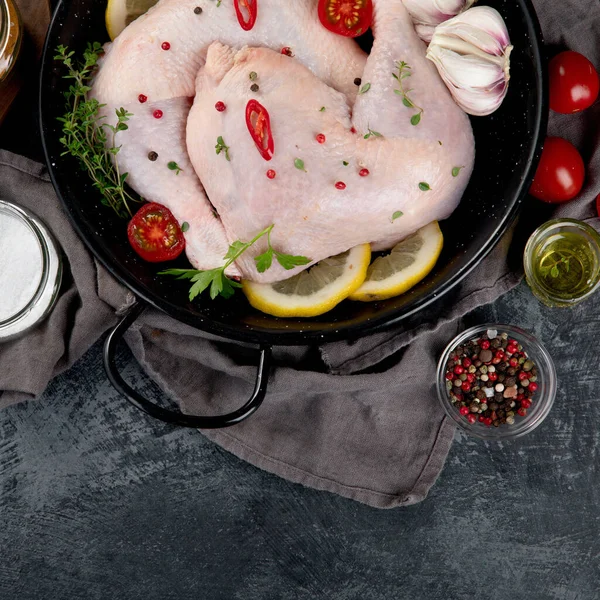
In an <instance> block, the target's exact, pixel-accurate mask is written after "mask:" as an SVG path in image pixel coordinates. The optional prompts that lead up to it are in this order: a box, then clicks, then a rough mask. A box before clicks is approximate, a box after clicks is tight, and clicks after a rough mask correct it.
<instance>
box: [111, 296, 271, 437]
mask: <svg viewBox="0 0 600 600" xmlns="http://www.w3.org/2000/svg"><path fill="white" fill-rule="evenodd" d="M145 309H146V306H145V305H144V304H141V303H139V302H136V303H135V304H134V305H133V306H132V307H131V308H130V309H129V310H128V311H127V313H125V315H124V316H123V318H122V319H121V320H120V321H119V323H117V325H116V326H115V328H114V329H113V330H112V331H111V332H110V333H109V334H108V337H107V338H106V341H105V342H104V368H105V370H106V374H107V375H108V379H109V380H110V382H111V383H112V385H113V386H114V387H115V389H116V390H117V391H118V392H120V393H121V394H123V396H125V397H126V398H127V400H129V402H131V404H133V405H134V406H135V407H136V408H138V409H140V410H142V411H144V412H145V413H147V414H148V415H150V416H151V417H154V418H155V419H159V420H160V421H164V422H165V423H171V424H173V425H179V426H181V427H193V428H198V429H220V428H223V427H230V426H231V425H236V424H237V423H241V422H242V421H243V420H244V419H247V418H248V417H249V416H250V415H252V414H254V412H256V410H257V409H258V407H259V406H260V405H261V404H262V402H263V400H264V399H265V395H266V393H267V384H268V382H269V370H270V368H271V356H272V354H271V347H270V346H261V347H260V357H259V362H258V371H257V374H256V383H255V385H254V391H253V392H252V396H251V397H250V400H248V402H246V404H244V406H242V407H241V408H238V409H237V410H235V411H233V412H231V413H229V414H227V415H218V416H210V417H200V416H193V415H185V414H183V413H182V412H179V411H173V410H168V409H166V408H162V407H161V406H158V405H157V404H154V403H153V402H150V400H147V399H146V398H144V397H143V396H142V395H141V394H140V393H138V392H137V391H136V390H134V389H133V388H132V387H131V386H130V385H129V384H128V383H126V382H125V380H124V379H123V377H121V374H120V373H119V371H118V369H117V365H116V361H115V354H116V350H117V345H118V343H119V341H120V340H121V339H122V337H123V335H124V334H125V332H126V331H127V330H128V329H129V327H130V326H131V325H132V324H133V322H134V321H135V320H136V319H137V318H138V317H139V316H140V315H141V314H142V313H143V312H144V310H145Z"/></svg>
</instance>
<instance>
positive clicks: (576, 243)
mask: <svg viewBox="0 0 600 600" xmlns="http://www.w3.org/2000/svg"><path fill="white" fill-rule="evenodd" d="M525 273H526V276H527V282H528V284H529V286H530V287H531V289H532V291H533V292H534V294H535V295H536V296H537V297H538V298H539V299H540V300H542V302H544V303H545V304H547V305H549V306H554V307H559V306H571V305H573V304H576V303H577V302H579V301H581V300H583V299H584V298H586V297H587V296H589V295H590V294H591V293H592V292H593V291H594V290H595V289H596V288H597V287H598V285H599V283H600V236H599V235H598V233H597V232H596V231H595V230H594V229H593V228H591V227H590V226H589V225H587V224H586V223H583V222H581V221H575V220H572V219H563V220H558V221H550V222H549V223H546V224H544V225H542V227H540V228H539V229H538V230H537V231H536V232H535V233H534V234H533V235H532V236H531V239H530V240H529V242H528V244H527V248H526V250H525Z"/></svg>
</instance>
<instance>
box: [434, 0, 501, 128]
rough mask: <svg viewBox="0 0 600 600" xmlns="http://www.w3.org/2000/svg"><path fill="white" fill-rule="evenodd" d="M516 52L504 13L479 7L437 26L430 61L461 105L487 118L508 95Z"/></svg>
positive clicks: (472, 113) (468, 111)
mask: <svg viewBox="0 0 600 600" xmlns="http://www.w3.org/2000/svg"><path fill="white" fill-rule="evenodd" d="M512 49H513V47H512V46H511V45H510V38H509V36H508V30H507V29H506V25H505V23H504V20H503V19H502V16H501V15H500V13H499V12H498V11H497V10H495V9H493V8H490V7H489V6H477V7H475V8H470V9H469V10H467V11H466V12H464V13H462V14H460V15H458V16H457V17H454V18H453V19H450V20H449V21H446V22H445V23H442V24H441V25H438V26H437V27H436V29H435V32H434V34H433V38H432V39H431V43H430V44H429V48H428V49H427V58H428V59H429V60H430V61H432V62H433V63H434V64H435V66H436V67H437V70H438V72H439V74H440V76H441V77H442V79H443V80H444V82H445V83H446V85H447V86H448V89H449V90H450V93H451V94H452V96H453V97H454V100H455V101H456V102H457V104H458V105H459V106H460V107H461V108H463V110H464V111H465V112H467V113H469V114H470V115H476V116H484V115H489V114H490V113H493V112H494V111H495V110H497V109H498V108H499V107H500V105H501V104H502V101H503V100H504V98H505V96H506V92H507V91H508V82H509V79H510V52H511V50H512Z"/></svg>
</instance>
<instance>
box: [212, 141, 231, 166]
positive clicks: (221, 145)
mask: <svg viewBox="0 0 600 600" xmlns="http://www.w3.org/2000/svg"><path fill="white" fill-rule="evenodd" d="M215 151H216V153H217V154H221V152H223V153H224V154H225V158H226V159H227V160H229V161H231V157H230V156H229V146H228V145H227V144H225V141H224V140H223V136H219V137H218V138H217V145H216V146H215Z"/></svg>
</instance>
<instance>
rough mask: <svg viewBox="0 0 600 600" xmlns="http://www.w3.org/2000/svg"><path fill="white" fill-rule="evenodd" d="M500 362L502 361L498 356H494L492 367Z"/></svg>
mask: <svg viewBox="0 0 600 600" xmlns="http://www.w3.org/2000/svg"><path fill="white" fill-rule="evenodd" d="M501 362H502V359H501V358H500V357H499V356H494V358H492V364H493V365H499V364H500V363H501Z"/></svg>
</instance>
